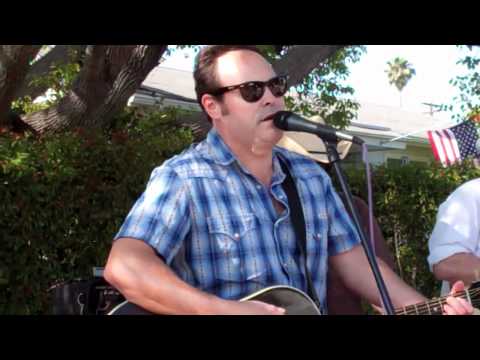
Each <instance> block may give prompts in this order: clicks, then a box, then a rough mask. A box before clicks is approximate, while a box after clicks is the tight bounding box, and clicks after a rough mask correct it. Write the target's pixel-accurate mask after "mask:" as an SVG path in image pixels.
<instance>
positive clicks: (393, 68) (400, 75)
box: [385, 57, 415, 107]
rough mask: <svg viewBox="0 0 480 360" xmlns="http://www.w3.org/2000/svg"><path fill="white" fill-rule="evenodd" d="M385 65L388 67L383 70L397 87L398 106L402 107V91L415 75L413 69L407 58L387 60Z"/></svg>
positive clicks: (390, 81)
mask: <svg viewBox="0 0 480 360" xmlns="http://www.w3.org/2000/svg"><path fill="white" fill-rule="evenodd" d="M387 65H388V69H387V70H385V72H386V73H387V74H388V81H389V83H390V84H393V85H395V87H396V88H397V90H398V92H399V95H400V107H402V91H403V89H404V88H405V86H406V85H407V83H408V82H409V81H410V79H411V78H412V77H413V76H414V75H415V69H414V68H413V67H412V64H410V63H409V62H408V61H407V60H405V59H402V58H400V57H396V58H395V59H393V61H389V62H388V63H387Z"/></svg>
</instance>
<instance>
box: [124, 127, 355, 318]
mask: <svg viewBox="0 0 480 360" xmlns="http://www.w3.org/2000/svg"><path fill="white" fill-rule="evenodd" d="M279 157H282V158H283V159H285V160H286V163H287V164H288V166H289V169H290V172H291V173H292V176H293V178H294V179H295V181H296V183H297V188H298V191H299V195H300V198H301V201H302V206H303V211H304V214H305V222H306V227H307V229H306V233H307V252H308V260H307V264H308V268H309V270H310V273H311V276H312V281H313V284H314V286H315V289H316V291H317V294H318V297H319V299H320V301H321V303H322V307H323V309H324V310H325V308H326V307H325V300H326V279H327V262H328V256H329V255H334V254H337V253H340V252H343V251H347V250H349V249H351V248H352V247H353V246H355V245H357V244H358V243H359V238H358V235H357V233H356V231H355V229H354V227H353V225H352V223H351V221H350V219H349V217H348V215H347V212H346V211H345V209H344V206H343V204H342V202H341V200H340V199H339V197H338V195H337V194H336V193H335V191H334V189H333V187H332V184H331V180H330V178H329V177H328V176H327V174H326V173H325V172H324V170H323V169H322V168H321V167H320V166H319V165H318V164H316V163H315V162H313V161H312V160H310V159H308V158H306V157H304V156H302V155H298V154H296V153H293V152H290V151H288V150H285V149H283V148H280V147H275V148H274V152H273V178H272V183H271V185H270V186H269V187H266V186H264V185H263V184H261V183H260V182H259V181H257V180H256V179H255V177H254V176H253V175H252V174H251V173H249V171H248V170H247V169H245V168H244V167H243V166H242V165H241V164H240V163H239V162H238V161H237V159H236V158H235V156H234V154H233V153H232V152H231V150H230V149H229V148H228V146H227V145H226V144H225V143H224V142H223V140H222V139H221V137H220V136H219V135H218V133H217V132H216V130H215V129H212V130H211V131H210V133H209V134H208V136H207V139H206V140H205V141H203V142H201V143H199V144H196V145H192V146H191V147H190V148H189V149H187V150H185V151H184V152H183V153H182V154H180V155H177V156H175V157H173V158H171V159H169V160H167V161H165V162H164V163H163V165H162V166H160V167H158V168H156V169H154V170H153V172H152V175H151V177H150V180H149V182H148V185H147V187H146V190H145V192H144V193H143V194H142V196H141V197H140V198H139V199H138V200H137V202H136V203H135V205H134V206H133V208H132V209H131V211H130V213H129V214H128V216H127V218H126V220H125V222H124V223H123V225H122V227H121V229H120V231H119V232H118V234H117V235H116V237H115V239H118V238H120V237H130V238H136V239H141V240H143V241H145V242H146V243H148V244H149V245H150V246H152V247H153V248H154V249H155V250H156V252H157V253H158V254H159V255H160V256H161V257H163V259H164V260H165V261H166V263H167V264H168V265H170V266H171V268H172V269H173V271H174V272H175V273H176V274H177V275H178V276H179V277H180V278H182V279H183V280H184V281H186V282H187V283H189V284H191V285H192V286H194V287H196V288H199V289H201V290H203V291H206V292H209V293H212V294H216V295H218V296H220V297H222V298H225V299H240V298H241V297H243V296H246V295H248V294H250V293H252V292H254V291H256V290H259V289H261V288H264V287H266V286H271V285H289V286H293V287H296V288H298V289H301V290H303V291H306V288H307V287H306V278H305V276H304V274H303V271H302V269H303V268H304V265H303V259H302V258H301V257H300V256H299V251H298V248H297V244H296V239H295V233H294V230H293V227H292V223H291V221H290V208H289V206H288V202H287V196H286V194H285V192H284V189H283V187H282V182H283V181H284V179H285V174H284V173H283V171H282V169H281V166H280V163H279ZM271 197H274V198H275V199H276V200H277V201H279V202H280V203H282V204H284V205H285V207H286V210H285V211H284V212H283V213H281V214H280V215H279V214H278V213H277V212H276V210H275V208H274V206H273V203H272V201H271ZM299 262H300V264H299Z"/></svg>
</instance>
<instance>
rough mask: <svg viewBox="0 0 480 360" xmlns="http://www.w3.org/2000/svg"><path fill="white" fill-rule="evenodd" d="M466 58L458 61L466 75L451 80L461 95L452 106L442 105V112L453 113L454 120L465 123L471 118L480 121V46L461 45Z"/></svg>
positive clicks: (454, 100) (453, 100)
mask: <svg viewBox="0 0 480 360" xmlns="http://www.w3.org/2000/svg"><path fill="white" fill-rule="evenodd" d="M458 47H459V48H460V49H461V50H463V51H464V52H465V56H464V57H463V58H461V59H459V60H458V61H457V65H460V66H462V67H464V68H465V70H466V72H465V74H462V75H459V76H457V77H456V78H454V79H451V80H450V84H451V85H453V86H455V87H456V88H457V89H458V90H459V95H458V96H455V97H454V98H453V99H452V102H451V104H444V105H442V110H444V111H445V110H449V111H453V112H454V114H453V116H452V117H453V118H454V119H456V120H457V121H459V122H460V121H464V120H465V119H466V118H467V119H468V118H471V119H474V120H476V121H477V122H478V121H480V73H479V70H480V69H479V64H480V45H460V46H458Z"/></svg>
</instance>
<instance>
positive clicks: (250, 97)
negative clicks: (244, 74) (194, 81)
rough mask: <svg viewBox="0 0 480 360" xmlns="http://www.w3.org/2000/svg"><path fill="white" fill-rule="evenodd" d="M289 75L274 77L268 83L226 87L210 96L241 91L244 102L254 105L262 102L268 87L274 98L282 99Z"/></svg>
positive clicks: (250, 82) (253, 82) (248, 83)
mask: <svg viewBox="0 0 480 360" xmlns="http://www.w3.org/2000/svg"><path fill="white" fill-rule="evenodd" d="M287 80H288V76H287V75H281V76H277V77H274V78H273V79H270V80H268V81H247V82H244V83H242V84H239V85H232V86H225V87H222V88H219V89H217V90H214V91H211V92H210V94H212V95H214V96H218V95H222V94H224V93H226V92H228V91H233V90H236V89H239V90H240V94H241V95H242V98H243V100H245V101H246V102H249V103H254V102H257V101H258V100H260V99H261V98H262V97H263V95H264V94H265V87H267V86H268V88H269V89H270V91H271V92H272V94H273V96H275V97H280V96H283V95H285V93H286V92H287V89H288V86H287Z"/></svg>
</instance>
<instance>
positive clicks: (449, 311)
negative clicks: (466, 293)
mask: <svg viewBox="0 0 480 360" xmlns="http://www.w3.org/2000/svg"><path fill="white" fill-rule="evenodd" d="M464 289H465V285H464V284H463V281H457V282H456V283H455V284H453V286H452V290H451V291H450V295H453V294H454V293H456V292H458V291H463V290H464ZM443 311H444V314H445V315H472V314H473V307H472V305H471V304H470V303H469V302H468V301H466V300H465V299H462V298H460V297H453V296H449V297H448V298H447V303H446V304H445V305H444V306H443Z"/></svg>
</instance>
